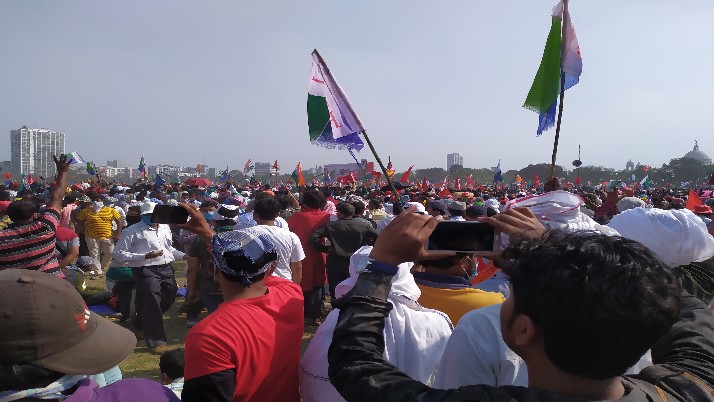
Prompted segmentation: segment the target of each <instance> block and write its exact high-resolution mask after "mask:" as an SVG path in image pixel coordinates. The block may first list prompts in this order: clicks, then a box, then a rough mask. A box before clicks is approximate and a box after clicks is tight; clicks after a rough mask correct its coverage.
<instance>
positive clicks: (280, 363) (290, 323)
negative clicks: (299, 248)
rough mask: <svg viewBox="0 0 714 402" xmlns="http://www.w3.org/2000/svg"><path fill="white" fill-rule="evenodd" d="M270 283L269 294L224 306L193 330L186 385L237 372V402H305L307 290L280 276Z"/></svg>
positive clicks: (185, 374)
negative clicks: (301, 381) (302, 368)
mask: <svg viewBox="0 0 714 402" xmlns="http://www.w3.org/2000/svg"><path fill="white" fill-rule="evenodd" d="M265 283H266V285H267V287H268V293H266V294H265V295H263V296H260V297H255V298H252V299H245V300H235V301H228V302H224V303H223V304H221V305H220V306H219V307H218V310H216V311H214V312H213V313H211V314H210V315H209V316H208V317H206V318H205V319H203V320H202V321H201V322H199V323H198V324H197V325H196V326H195V327H193V328H192V329H191V331H190V332H189V333H188V336H187V337H186V364H185V369H184V379H185V381H188V380H191V379H194V378H197V377H201V376H204V375H208V374H212V373H217V372H220V371H224V370H231V369H235V370H236V377H235V384H236V388H235V391H234V392H233V401H284V402H299V401H300V392H299V386H298V366H299V363H300V344H301V342H302V335H303V329H304V328H303V296H302V290H301V289H300V287H299V286H298V285H296V284H294V283H293V282H291V281H288V280H286V279H283V278H278V277H269V278H268V279H266V282H265Z"/></svg>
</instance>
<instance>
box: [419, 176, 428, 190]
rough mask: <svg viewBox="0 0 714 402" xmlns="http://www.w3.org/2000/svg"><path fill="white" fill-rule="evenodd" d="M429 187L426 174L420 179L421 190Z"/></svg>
mask: <svg viewBox="0 0 714 402" xmlns="http://www.w3.org/2000/svg"><path fill="white" fill-rule="evenodd" d="M428 188H429V183H428V182H427V181H426V176H424V178H423V179H421V191H422V192H424V191H426V190H427V189H428Z"/></svg>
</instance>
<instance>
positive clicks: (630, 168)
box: [625, 159, 635, 172]
mask: <svg viewBox="0 0 714 402" xmlns="http://www.w3.org/2000/svg"><path fill="white" fill-rule="evenodd" d="M633 170H635V162H632V159H630V160H629V161H627V163H625V171H627V172H631V171H633Z"/></svg>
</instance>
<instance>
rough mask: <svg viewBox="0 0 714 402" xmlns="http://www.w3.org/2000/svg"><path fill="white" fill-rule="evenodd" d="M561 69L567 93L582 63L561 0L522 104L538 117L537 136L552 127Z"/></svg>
mask: <svg viewBox="0 0 714 402" xmlns="http://www.w3.org/2000/svg"><path fill="white" fill-rule="evenodd" d="M563 23H565V43H563V37H562V32H563V28H562V24H563ZM561 51H562V55H563V60H562V63H561ZM561 65H562V73H563V74H565V89H569V88H571V87H572V86H574V85H575V84H577V83H578V81H579V80H580V74H581V73H582V71H583V59H582V58H581V57H580V46H579V45H578V37H577V36H576V35H575V29H573V24H572V21H571V20H570V13H569V12H568V11H567V10H565V7H564V5H563V1H562V0H561V1H560V2H558V4H557V5H556V6H555V8H553V19H552V23H551V26H550V33H549V34H548V40H547V41H546V43H545V50H544V51H543V58H542V59H541V62H540V67H539V68H538V73H536V77H535V79H534V80H533V85H532V86H531V90H530V91H529V92H528V97H527V98H526V102H525V103H524V104H523V107H524V108H526V109H529V110H532V111H534V112H536V113H538V114H540V119H539V123H538V135H541V134H542V133H543V131H546V130H548V129H549V128H551V127H553V125H554V124H555V115H556V109H557V104H558V95H559V94H560V74H561Z"/></svg>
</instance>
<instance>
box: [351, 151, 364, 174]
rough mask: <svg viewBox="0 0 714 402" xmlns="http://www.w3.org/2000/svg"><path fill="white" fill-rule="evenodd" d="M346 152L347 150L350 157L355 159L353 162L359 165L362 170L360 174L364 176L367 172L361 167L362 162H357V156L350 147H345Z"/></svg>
mask: <svg viewBox="0 0 714 402" xmlns="http://www.w3.org/2000/svg"><path fill="white" fill-rule="evenodd" d="M347 152H349V153H350V155H352V159H354V160H355V163H357V166H358V167H359V170H361V171H362V174H363V175H364V177H367V172H366V171H365V170H364V168H363V167H362V164H361V163H359V161H358V160H357V156H355V153H354V152H352V148H347Z"/></svg>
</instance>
